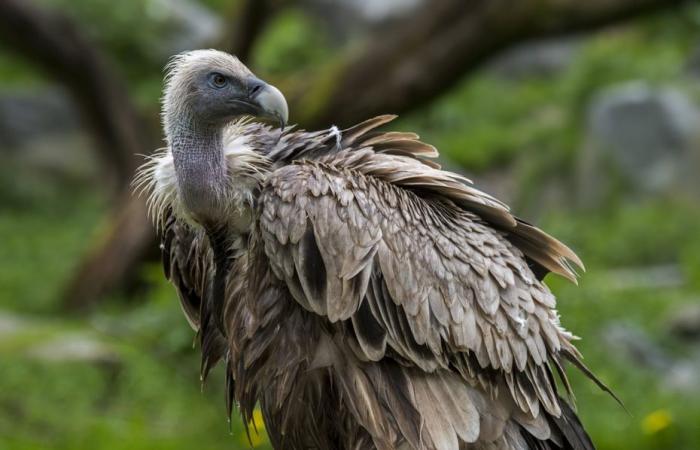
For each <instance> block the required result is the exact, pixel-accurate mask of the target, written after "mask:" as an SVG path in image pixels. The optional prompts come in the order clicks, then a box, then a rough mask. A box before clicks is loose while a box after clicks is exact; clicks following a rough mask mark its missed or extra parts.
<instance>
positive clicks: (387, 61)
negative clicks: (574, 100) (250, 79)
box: [290, 0, 686, 128]
mask: <svg viewBox="0 0 700 450" xmlns="http://www.w3.org/2000/svg"><path fill="white" fill-rule="evenodd" d="M683 3H686V2H685V1H684V0H586V1H581V0H521V1H513V0H470V1H468V2H467V1H463V0H441V1H429V2H425V4H424V5H423V6H422V7H420V8H419V10H418V11H415V12H414V13H413V14H411V17H409V18H407V19H406V20H404V21H403V22H400V23H398V24H396V25H395V26H393V27H390V28H387V29H385V30H382V31H380V32H379V33H378V34H377V35H376V36H372V37H371V38H370V39H368V42H371V45H370V46H368V49H367V51H366V52H363V53H359V54H355V55H353V56H351V57H349V58H347V59H346V60H345V61H344V62H343V63H341V64H337V63H336V64H334V65H332V66H330V67H328V68H326V70H323V71H321V76H320V77H318V78H317V79H315V80H313V81H311V82H309V83H308V84H306V85H304V86H302V87H300V88H299V90H298V91H297V92H292V93H291V95H290V98H291V99H292V100H293V101H292V105H291V107H290V111H292V114H293V115H294V116H295V120H296V119H298V121H299V122H300V123H301V124H302V125H303V126H306V127H309V128H314V127H319V126H328V124H331V123H334V124H337V125H350V124H352V123H354V122H356V121H358V120H361V119H363V118H366V117H369V116H372V115H376V114H382V113H394V114H400V113H404V112H406V111H409V110H410V109H413V108H415V107H418V106H420V105H423V104H424V103H425V102H427V101H428V100H430V99H432V98H435V97H436V96H438V95H440V94H443V93H445V92H447V91H448V90H449V89H450V88H451V87H453V86H454V85H455V84H456V83H457V82H458V81H459V80H460V79H461V78H462V77H463V76H464V74H465V73H467V72H469V71H471V70H473V69H475V68H476V67H478V66H479V65H480V64H481V63H482V62H483V61H485V60H486V59H488V58H490V57H492V56H494V55H495V54H497V53H498V52H499V51H501V50H503V49H505V48H507V47H509V46H512V45H514V44H517V43H519V42H522V41H525V40H529V39H533V38H538V37H544V36H549V35H557V34H565V33H573V32H580V31H585V30H591V29H595V28H599V27H602V26H605V25H608V24H611V23H615V22H618V21H621V20H625V19H630V18H633V17H636V16H639V15H641V14H646V13H649V12H652V11H656V10H660V9H662V8H670V7H673V6H678V5H681V4H683ZM319 97H326V98H327V99H328V101H325V102H323V101H319Z"/></svg>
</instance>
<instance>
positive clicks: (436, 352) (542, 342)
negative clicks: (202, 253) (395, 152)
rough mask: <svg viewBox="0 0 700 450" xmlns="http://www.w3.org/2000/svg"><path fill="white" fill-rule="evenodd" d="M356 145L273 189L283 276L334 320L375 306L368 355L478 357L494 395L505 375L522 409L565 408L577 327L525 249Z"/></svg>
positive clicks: (274, 179)
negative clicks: (565, 365) (560, 373)
mask: <svg viewBox="0 0 700 450" xmlns="http://www.w3.org/2000/svg"><path fill="white" fill-rule="evenodd" d="M359 153H360V154H361V153H362V152H359ZM344 156H345V155H342V154H341V157H340V158H339V161H340V162H341V163H339V164H338V168H336V167H335V165H331V164H333V162H332V160H330V159H327V160H325V161H324V162H323V163H297V164H294V165H292V166H287V167H284V168H281V169H279V170H277V171H276V172H275V173H273V174H272V175H271V177H270V178H269V180H268V185H267V187H266V189H265V190H264V192H263V195H262V201H261V215H260V228H261V232H262V237H263V240H264V241H265V250H266V254H267V257H268V258H269V259H270V262H271V264H272V267H273V269H274V271H275V273H277V274H278V276H280V278H282V279H283V280H285V281H286V282H287V284H288V285H295V284H298V285H300V288H299V289H292V293H293V295H294V296H295V298H296V299H297V301H299V303H300V304H301V305H303V306H304V307H305V308H307V309H309V310H311V311H312V312H314V313H316V314H319V315H321V316H324V317H327V318H328V320H329V321H330V322H331V323H335V322H339V321H345V320H349V321H351V322H352V321H353V320H355V321H358V320H363V323H366V320H367V319H366V318H365V319H361V317H360V316H362V315H367V314H371V318H372V320H373V321H374V322H375V323H376V324H378V325H379V326H380V327H381V330H382V331H383V332H384V335H381V333H378V332H377V330H376V329H373V331H372V333H368V334H363V335H362V336H360V337H359V338H358V342H359V345H358V348H359V349H361V351H362V352H363V353H364V354H362V355H361V357H362V358H363V359H369V360H379V359H381V358H382V357H384V356H386V355H385V353H386V351H385V352H384V354H383V353H382V349H386V348H390V349H391V351H392V352H393V353H395V354H397V355H398V356H399V357H400V358H401V359H405V360H407V361H410V362H411V364H414V365H416V366H418V367H421V368H423V369H424V370H429V371H432V370H436V369H438V368H443V369H449V368H450V367H452V366H454V365H455V364H458V362H459V361H461V360H460V355H467V356H470V357H475V358H476V359H477V361H478V364H477V366H476V371H482V370H486V371H487V372H488V373H490V374H491V376H490V379H486V378H485V379H484V380H486V381H484V382H483V383H482V384H483V385H484V386H486V387H487V388H488V389H491V390H492V395H496V394H495V393H496V392H497V390H498V386H499V385H500V384H505V385H506V386H507V388H508V390H509V392H510V393H511V395H512V397H513V400H514V402H515V404H517V405H518V407H519V408H520V409H521V410H522V411H524V412H527V413H529V414H532V416H534V417H537V415H538V413H539V409H540V407H542V408H543V409H545V410H546V411H547V412H548V413H549V414H552V415H553V416H556V417H558V416H559V415H560V414H561V404H560V402H559V397H558V395H557V392H556V385H555V383H554V379H553V376H552V371H551V369H550V360H551V359H552V358H553V357H558V356H557V355H558V352H559V351H560V349H561V347H562V343H563V342H566V343H567V348H568V345H570V344H569V343H568V341H569V339H570V338H571V335H570V334H569V333H567V332H565V331H563V330H562V329H561V328H560V327H559V324H558V319H557V316H556V312H555V310H554V298H553V296H552V294H551V293H550V292H549V291H548V289H547V288H546V286H544V285H543V284H542V283H541V282H539V281H538V280H537V279H536V277H535V276H534V274H533V273H532V271H531V270H530V269H529V267H528V266H527V264H526V261H525V259H524V257H523V254H522V253H521V252H520V250H519V249H518V248H517V247H515V246H514V245H513V244H512V243H511V242H510V241H509V240H508V239H506V238H505V237H504V236H503V235H502V234H500V233H499V232H497V231H495V230H493V229H492V228H490V227H489V226H488V224H486V223H484V222H483V221H482V220H481V219H480V218H479V217H478V216H476V215H474V214H472V213H471V212H468V211H465V210H464V209H462V208H460V207H456V206H455V205H454V204H453V203H450V202H441V201H435V199H434V197H429V199H430V200H426V199H423V198H421V197H419V196H417V195H416V194H415V193H414V192H412V191H408V190H405V189H401V188H400V187H399V186H400V184H399V183H397V184H398V186H397V184H393V183H387V182H386V181H384V180H383V179H381V178H380V177H377V176H376V173H377V170H373V169H372V168H370V167H369V166H368V164H369V162H368V161H365V162H363V163H362V164H346V163H347V162H348V158H344ZM360 156H361V157H362V158H370V156H369V155H360ZM350 161H351V162H352V158H350ZM380 164H383V161H380ZM358 167H363V168H364V169H365V171H360V170H358ZM368 174H369V175H368ZM385 178H386V177H385ZM405 179H406V177H399V180H405ZM295 230H297V231H295ZM365 299H367V300H366V301H367V302H368V303H369V306H370V307H369V309H363V301H365ZM475 330H478V331H477V332H476V333H475ZM354 331H355V333H363V332H364V330H363V329H362V328H361V327H357V326H356V327H355V328H354ZM378 334H379V335H381V336H380V337H379V338H378V337H377V335H378ZM377 339H379V341H377ZM384 340H385V342H384ZM374 343H376V344H374ZM471 370H472V372H473V371H474V370H475V367H474V366H473V365H472V366H471ZM460 373H462V374H463V375H464V376H465V378H466V380H465V381H467V382H470V383H471V382H477V380H476V379H475V378H474V377H471V376H467V375H466V374H468V373H469V370H465V371H464V372H460ZM476 378H478V376H477V377H476Z"/></svg>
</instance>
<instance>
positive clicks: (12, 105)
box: [0, 89, 99, 180]
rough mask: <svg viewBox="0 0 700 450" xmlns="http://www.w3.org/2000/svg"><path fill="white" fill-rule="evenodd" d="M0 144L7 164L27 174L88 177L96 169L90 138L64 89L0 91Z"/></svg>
mask: <svg viewBox="0 0 700 450" xmlns="http://www.w3.org/2000/svg"><path fill="white" fill-rule="evenodd" d="M0 142H2V143H3V145H2V146H0V152H2V154H3V158H4V161H5V163H6V164H8V165H9V164H11V163H15V165H16V166H18V167H22V168H25V169H29V171H30V172H31V173H35V172H34V171H37V170H38V171H39V172H40V173H41V175H42V176H43V175H44V174H55V175H59V176H61V177H68V178H71V179H76V180H89V179H92V178H94V177H95V176H96V175H97V174H98V172H99V169H98V166H99V161H98V159H97V153H96V152H95V151H94V145H95V144H94V141H93V140H92V138H91V136H90V135H89V134H88V132H87V130H86V129H85V128H84V127H83V126H82V124H81V120H80V117H79V113H78V111H77V109H76V107H75V105H74V103H73V101H72V100H71V99H70V98H69V97H68V96H67V95H66V94H65V92H64V91H62V90H58V89H41V90H38V91H37V90H31V91H30V90H26V91H15V92H11V93H9V92H8V93H4V95H3V94H0Z"/></svg>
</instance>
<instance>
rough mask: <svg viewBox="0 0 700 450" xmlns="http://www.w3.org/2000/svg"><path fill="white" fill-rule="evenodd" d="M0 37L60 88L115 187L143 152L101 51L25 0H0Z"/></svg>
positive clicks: (121, 87) (122, 89)
mask: <svg viewBox="0 0 700 450" xmlns="http://www.w3.org/2000/svg"><path fill="white" fill-rule="evenodd" d="M0 39H2V40H3V41H4V43H5V44H6V46H7V48H8V49H10V50H13V51H15V52H18V53H19V54H21V55H22V56H24V57H25V58H27V59H28V60H29V61H30V62H32V63H33V64H35V65H36V66H37V67H39V68H40V69H42V70H43V72H44V73H45V74H46V76H47V77H49V78H51V79H53V80H55V81H56V82H58V83H59V84H61V85H62V86H64V87H66V88H67V90H68V92H69V93H70V95H71V96H72V97H73V98H74V99H75V101H76V103H77V104H78V106H79V108H80V111H81V114H82V117H83V120H84V121H85V123H86V124H87V125H88V127H89V128H90V129H91V130H92V134H93V136H94V137H95V139H96V143H97V145H96V146H95V148H96V149H97V151H98V153H99V156H100V160H101V161H102V164H103V166H104V167H103V173H104V174H105V175H106V176H107V178H108V179H109V181H111V182H112V184H114V185H116V187H117V189H118V190H120V189H121V188H123V187H124V186H126V185H128V184H129V181H130V179H131V177H132V174H133V172H134V169H135V168H136V166H137V164H138V163H137V161H138V159H137V157H136V155H137V154H143V153H147V150H148V144H149V142H147V141H146V139H145V138H144V130H143V127H142V126H141V125H140V123H141V122H140V117H139V115H138V113H137V112H136V110H135V108H134V107H133V104H132V103H131V101H130V99H129V95H128V92H127V90H126V86H125V84H124V82H123V81H122V79H121V77H120V76H119V74H118V73H116V72H115V70H114V69H113V68H112V67H111V66H110V65H109V63H108V62H107V60H106V58H105V57H104V55H103V53H102V52H101V51H100V50H99V49H98V48H96V47H95V46H94V45H93V44H92V43H91V42H90V41H89V40H88V39H86V38H85V36H83V35H82V33H81V32H80V29H79V27H78V26H77V25H76V24H74V23H73V22H72V21H71V20H69V19H67V18H66V17H65V16H63V15H62V14H60V13H54V12H52V11H46V10H43V9H40V8H38V7H36V6H35V5H33V4H32V3H31V2H28V1H25V0H2V1H0Z"/></svg>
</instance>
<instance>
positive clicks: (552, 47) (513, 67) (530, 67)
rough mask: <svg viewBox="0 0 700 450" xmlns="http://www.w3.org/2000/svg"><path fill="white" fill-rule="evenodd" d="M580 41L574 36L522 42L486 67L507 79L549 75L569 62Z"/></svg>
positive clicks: (560, 70) (563, 67)
mask: <svg viewBox="0 0 700 450" xmlns="http://www.w3.org/2000/svg"><path fill="white" fill-rule="evenodd" d="M581 42H582V41H581V38H579V37H576V36H573V37H566V38H562V37H559V38H555V39H543V40H537V41H531V42H526V43H523V44H520V45H518V46H516V47H514V48H512V49H509V50H506V51H505V52H504V53H502V54H501V55H499V56H497V57H496V58H494V59H493V60H492V61H491V62H490V63H489V65H488V70H490V71H491V72H492V73H494V74H496V75H498V76H501V77H504V78H509V79H521V78H527V77H542V76H552V75H555V74H558V73H560V72H563V71H564V70H566V69H567V68H568V67H569V66H570V65H571V63H572V62H573V61H574V59H575V58H576V54H577V52H578V50H579V48H580V47H581Z"/></svg>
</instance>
